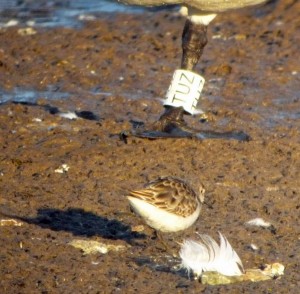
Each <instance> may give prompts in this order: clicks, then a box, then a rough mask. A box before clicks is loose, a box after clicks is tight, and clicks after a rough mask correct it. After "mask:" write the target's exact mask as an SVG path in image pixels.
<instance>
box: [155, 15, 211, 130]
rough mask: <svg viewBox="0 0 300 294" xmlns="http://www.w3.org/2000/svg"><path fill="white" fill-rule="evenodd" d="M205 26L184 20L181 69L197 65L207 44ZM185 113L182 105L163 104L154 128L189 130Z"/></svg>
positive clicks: (191, 69) (190, 69)
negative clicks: (163, 107)
mask: <svg viewBox="0 0 300 294" xmlns="http://www.w3.org/2000/svg"><path fill="white" fill-rule="evenodd" d="M206 32H207V26H206V25H203V24H201V23H194V22H192V21H191V20H190V19H187V20H186V23H185V26H184V29H183V33H182V51H183V52H182V61H181V69H184V70H189V71H193V70H194V68H195V66H196V65H197V63H198V61H199V59H200V57H201V55H202V52H203V49H204V47H205V45H206V44H207V36H206ZM184 114H187V112H185V110H184V109H183V107H173V106H165V112H164V113H163V114H162V116H161V117H160V119H159V121H158V122H156V123H155V124H154V129H155V130H157V131H161V132H167V133H171V132H172V131H173V130H174V129H176V128H177V129H179V130H182V131H187V132H189V131H191V129H190V128H189V127H188V126H187V125H186V123H185V121H184V119H183V115H184Z"/></svg>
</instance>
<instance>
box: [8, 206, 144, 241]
mask: <svg viewBox="0 0 300 294" xmlns="http://www.w3.org/2000/svg"><path fill="white" fill-rule="evenodd" d="M13 217H14V218H18V219H20V220H22V221H25V222H27V223H29V224H35V225H38V226H40V227H42V228H47V229H51V230H54V231H66V232H71V233H72V234H73V235H75V236H86V237H92V236H100V237H102V238H106V239H113V240H124V241H126V242H130V241H132V240H133V239H143V238H145V235H144V234H141V233H137V232H133V231H132V230H131V228H130V226H128V225H125V224H123V223H122V222H120V221H118V220H114V219H112V220H111V219H108V218H106V217H102V216H99V215H96V214H94V213H92V212H87V211H84V210H83V209H80V208H69V209H67V210H59V209H55V208H46V209H44V208H43V209H39V210H38V211H37V216H36V217H34V218H30V217H29V218H25V217H16V216H13Z"/></svg>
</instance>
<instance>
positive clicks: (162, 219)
mask: <svg viewBox="0 0 300 294" xmlns="http://www.w3.org/2000/svg"><path fill="white" fill-rule="evenodd" d="M204 193H205V190H204V188H203V186H202V185H201V184H199V191H198V193H195V192H194V190H193V189H192V188H191V187H190V186H189V185H188V184H187V183H185V182H184V181H183V180H181V179H177V178H174V177H162V178H159V179H157V180H155V181H153V182H151V183H149V184H148V185H146V187H145V188H144V189H141V190H135V191H131V192H130V193H129V195H128V196H127V198H128V200H129V203H130V206H131V208H132V209H133V211H134V212H135V213H136V214H138V215H139V216H141V217H142V218H143V219H144V221H145V222H146V224H147V225H149V226H150V227H152V228H153V229H155V231H156V233H157V236H158V237H159V239H161V241H162V242H163V239H162V236H161V235H160V234H159V232H163V233H174V232H179V231H183V230H185V229H187V228H189V227H191V226H192V225H193V224H194V223H195V222H196V220H197V219H198V217H199V215H200V211H201V207H202V203H203V202H204Z"/></svg>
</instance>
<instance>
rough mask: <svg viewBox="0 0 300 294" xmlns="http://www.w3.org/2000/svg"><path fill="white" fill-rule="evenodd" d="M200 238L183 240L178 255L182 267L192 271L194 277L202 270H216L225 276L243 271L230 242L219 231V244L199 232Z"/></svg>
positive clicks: (235, 274) (240, 273) (199, 274)
mask: <svg viewBox="0 0 300 294" xmlns="http://www.w3.org/2000/svg"><path fill="white" fill-rule="evenodd" d="M199 236H200V238H201V240H200V241H195V240H185V241H184V243H183V245H182V247H181V250H180V253H179V255H180V257H181V260H182V267H184V268H186V269H187V270H188V272H190V271H193V273H194V275H195V276H196V277H199V276H201V274H202V272H208V271H209V272H218V273H220V274H222V275H225V276H240V275H242V274H243V273H244V269H243V264H242V261H241V259H240V258H239V256H238V255H237V253H236V252H235V251H234V250H233V248H232V247H231V245H230V243H229V242H228V240H227V239H226V237H224V236H223V235H222V234H221V233H219V236H220V245H218V243H217V242H216V241H215V240H214V239H213V238H212V237H210V236H208V235H201V234H199Z"/></svg>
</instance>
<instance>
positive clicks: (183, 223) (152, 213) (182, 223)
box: [127, 196, 200, 232]
mask: <svg viewBox="0 0 300 294" xmlns="http://www.w3.org/2000/svg"><path fill="white" fill-rule="evenodd" d="M127 198H128V200H129V202H130V205H131V207H132V208H133V210H134V211H135V213H137V214H138V215H140V216H141V217H142V218H143V219H144V220H145V222H146V223H147V225H148V226H150V227H152V228H153V229H155V230H158V231H161V232H178V231H182V230H185V229H187V228H188V227H190V226H191V225H192V224H193V223H194V222H195V221H196V220H197V218H198V216H199V214H200V207H198V208H197V209H196V210H195V212H194V213H193V214H191V215H190V216H188V217H182V216H178V215H175V214H172V213H170V212H168V211H165V210H163V209H160V208H157V207H155V206H154V205H151V204H149V203H147V202H145V201H142V200H139V199H137V198H134V197H130V196H129V197H127Z"/></svg>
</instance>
